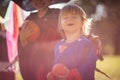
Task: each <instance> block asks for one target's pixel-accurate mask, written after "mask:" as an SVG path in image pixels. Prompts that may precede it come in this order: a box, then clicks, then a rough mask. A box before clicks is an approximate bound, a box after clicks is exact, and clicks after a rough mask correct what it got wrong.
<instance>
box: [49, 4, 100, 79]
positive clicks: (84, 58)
mask: <svg viewBox="0 0 120 80" xmlns="http://www.w3.org/2000/svg"><path fill="white" fill-rule="evenodd" d="M88 21H89V20H88V19H87V16H86V13H85V12H84V10H83V9H82V8H81V7H79V6H78V5H75V4H68V5H66V6H64V7H63V8H62V10H61V12H60V14H59V24H58V29H59V31H60V33H61V35H62V37H63V39H62V40H61V41H59V42H58V43H57V44H56V46H55V59H54V64H55V65H56V64H63V65H64V66H65V67H66V68H67V69H68V76H67V79H63V78H62V80H95V78H94V71H95V68H96V61H97V59H98V58H97V55H96V52H97V51H96V48H95V45H94V44H93V42H92V41H91V39H90V38H88V35H89V30H87V27H89V26H88ZM54 68H55V67H53V69H52V72H54ZM58 70H59V69H58ZM56 72H57V71H56ZM61 73H62V72H61ZM54 74H57V73H54ZM78 74H79V75H78ZM49 75H50V74H49ZM49 75H48V78H49ZM60 75H61V74H60ZM60 75H59V74H58V76H57V77H58V78H59V76H60ZM73 75H74V76H75V77H74V76H73ZM76 75H77V76H76ZM76 77H77V78H76ZM71 78H72V79H71ZM48 80H50V79H48Z"/></svg>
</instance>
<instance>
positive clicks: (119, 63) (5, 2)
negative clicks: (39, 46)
mask: <svg viewBox="0 0 120 80" xmlns="http://www.w3.org/2000/svg"><path fill="white" fill-rule="evenodd" d="M10 1H11V0H0V16H1V17H2V18H3V19H4V18H5V14H6V12H7V8H8V6H9V2H10ZM12 1H14V2H15V3H16V4H17V5H18V6H19V7H20V8H21V9H23V10H24V11H25V12H26V13H28V14H27V16H28V15H29V13H31V12H32V11H34V10H35V8H34V7H33V6H32V4H31V2H30V0H12ZM67 2H68V3H75V4H78V5H80V6H81V7H82V8H83V9H84V10H85V12H86V13H87V15H88V17H89V18H92V19H93V24H92V26H91V27H92V28H91V33H94V34H95V35H98V36H99V37H100V40H101V41H102V46H103V50H102V53H103V54H104V61H98V62H97V67H99V68H100V69H101V70H102V71H104V72H105V73H107V74H108V75H109V76H110V77H111V78H112V80H119V79H120V0H54V3H53V4H57V5H59V7H60V6H63V5H64V4H61V3H65V4H66V3H67ZM26 4H27V5H26ZM57 5H55V6H54V7H57ZM57 8H58V7H57ZM3 24H4V21H2V19H1V18H0V63H2V62H8V63H9V59H8V58H9V56H8V53H7V50H8V49H7V44H6V36H5V34H6V33H5V32H6V29H5V28H4V25H3ZM2 65H3V64H0V66H2ZM3 67H4V66H3ZM17 70H18V71H17V75H16V80H22V78H21V76H20V73H19V66H18V65H17ZM95 77H96V80H110V79H108V78H107V77H105V76H104V75H102V74H100V73H97V72H96V76H95Z"/></svg>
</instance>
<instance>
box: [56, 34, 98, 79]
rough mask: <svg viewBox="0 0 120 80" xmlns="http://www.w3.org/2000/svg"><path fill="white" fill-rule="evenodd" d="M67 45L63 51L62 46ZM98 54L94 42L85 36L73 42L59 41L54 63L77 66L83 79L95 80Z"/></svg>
mask: <svg viewBox="0 0 120 80" xmlns="http://www.w3.org/2000/svg"><path fill="white" fill-rule="evenodd" d="M63 45H64V46H66V48H65V49H64V50H63V51H62V52H61V51H60V46H63ZM96 61H97V56H96V53H95V49H94V47H93V44H92V42H91V41H90V40H89V39H88V38H86V37H85V36H81V37H80V39H78V40H76V41H74V42H72V43H65V41H64V40H61V41H59V42H58V43H57V44H56V46H55V59H54V64H56V63H63V64H64V65H65V66H66V67H67V68H68V69H74V68H76V69H77V70H78V72H79V73H80V75H81V76H82V80H95V79H94V71H95V68H96Z"/></svg>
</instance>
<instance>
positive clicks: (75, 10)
mask: <svg viewBox="0 0 120 80" xmlns="http://www.w3.org/2000/svg"><path fill="white" fill-rule="evenodd" d="M68 13H70V14H75V15H76V14H77V15H80V16H81V20H82V25H83V26H82V29H81V35H89V32H90V24H91V19H87V16H86V13H85V11H84V10H83V9H82V8H81V7H80V6H78V5H77V4H67V5H65V6H64V7H63V8H62V9H61V11H60V13H59V20H58V30H59V32H60V34H61V36H62V37H63V38H65V34H64V31H63V29H62V27H61V16H62V15H64V14H68Z"/></svg>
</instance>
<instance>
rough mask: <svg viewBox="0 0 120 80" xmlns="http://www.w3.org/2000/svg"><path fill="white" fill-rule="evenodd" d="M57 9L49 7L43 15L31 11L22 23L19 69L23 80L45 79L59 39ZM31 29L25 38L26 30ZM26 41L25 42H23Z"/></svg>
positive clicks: (19, 44)
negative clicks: (39, 15)
mask: <svg viewBox="0 0 120 80" xmlns="http://www.w3.org/2000/svg"><path fill="white" fill-rule="evenodd" d="M58 13H59V10H57V9H49V10H48V12H47V14H45V16H44V17H42V18H39V17H38V16H37V13H32V14H31V15H30V16H29V17H28V18H27V19H26V21H28V23H27V24H26V25H24V24H23V26H22V29H21V33H20V36H19V43H18V49H19V50H18V53H19V63H20V71H21V74H22V76H23V79H24V80H46V79H47V76H46V75H47V73H48V72H49V69H50V68H51V66H52V64H51V63H52V62H53V57H54V56H53V55H54V53H53V52H54V50H53V48H54V45H55V43H56V42H57V41H58V40H59V39H61V37H60V35H59V33H58V31H57V24H58V20H57V19H58ZM29 30H32V31H31V32H30V34H29V36H28V37H27V38H26V37H25V36H26V34H27V33H26V31H29ZM26 41H27V43H26V44H24V43H25V42H26Z"/></svg>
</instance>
